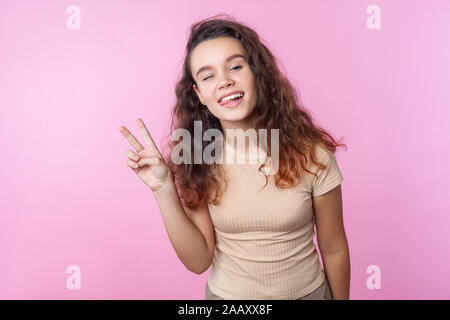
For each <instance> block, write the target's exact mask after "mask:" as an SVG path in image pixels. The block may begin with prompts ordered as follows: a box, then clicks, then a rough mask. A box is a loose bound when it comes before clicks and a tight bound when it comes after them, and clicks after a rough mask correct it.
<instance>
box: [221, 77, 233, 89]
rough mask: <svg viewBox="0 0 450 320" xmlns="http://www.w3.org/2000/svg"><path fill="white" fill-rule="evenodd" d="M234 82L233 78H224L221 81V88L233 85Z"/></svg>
mask: <svg viewBox="0 0 450 320" xmlns="http://www.w3.org/2000/svg"><path fill="white" fill-rule="evenodd" d="M233 83H234V82H233V80H231V79H224V80H223V81H222V82H221V83H220V88H223V87H229V86H232V85H233Z"/></svg>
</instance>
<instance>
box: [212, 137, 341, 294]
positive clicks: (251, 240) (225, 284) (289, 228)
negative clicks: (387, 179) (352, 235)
mask: <svg viewBox="0 0 450 320" xmlns="http://www.w3.org/2000/svg"><path fill="white" fill-rule="evenodd" d="M225 146H226V148H225V149H226V152H231V153H234V152H235V151H234V149H233V147H232V146H230V145H228V144H227V143H225ZM316 150H317V153H316V155H317V158H318V159H319V161H320V162H321V163H324V164H325V165H327V169H326V170H320V171H319V170H318V169H317V166H314V167H313V164H312V163H311V162H310V161H309V162H308V169H309V170H311V171H313V172H315V173H317V174H318V178H316V177H315V176H314V175H312V174H310V173H308V172H302V176H301V178H303V179H302V180H301V181H300V183H299V184H298V185H297V186H295V187H292V188H287V189H279V188H277V187H276V186H275V183H274V180H273V177H274V176H272V175H271V176H269V181H268V184H267V185H266V186H265V188H264V189H262V190H261V191H259V192H258V190H259V189H261V187H262V186H264V184H265V181H266V180H265V177H264V175H262V174H261V173H260V172H258V168H259V166H260V163H255V164H252V163H250V162H249V161H258V159H266V154H265V153H264V152H261V153H259V156H258V153H257V152H253V153H250V155H247V163H245V164H240V163H234V164H229V163H224V164H221V165H220V166H223V169H224V172H225V176H226V179H227V185H228V187H227V189H226V191H225V193H224V194H223V195H222V199H221V203H220V205H218V206H215V205H212V204H209V205H208V207H209V211H210V214H211V219H212V222H213V224H214V229H215V236H216V249H215V256H214V259H213V263H212V265H211V269H210V274H209V278H208V286H209V288H210V290H211V291H212V292H213V293H214V294H216V295H217V296H219V297H221V298H223V299H249V300H250V299H278V300H281V299H289V300H293V299H298V298H301V297H303V296H305V295H307V294H309V293H311V292H313V291H314V290H315V289H317V288H318V287H319V286H320V285H321V284H322V283H323V281H324V279H325V273H324V271H323V269H322V267H321V264H320V261H319V256H318V252H317V251H316V246H315V244H314V242H313V238H314V235H315V231H314V220H313V202H312V196H319V195H322V194H324V193H326V192H328V191H330V190H331V189H333V188H335V187H337V186H338V185H339V184H340V183H341V182H342V181H343V176H342V173H341V171H340V170H339V167H338V164H337V162H336V159H335V157H334V155H333V153H332V152H330V151H328V150H327V149H325V147H321V146H318V147H317V148H316ZM255 151H256V150H255ZM260 151H261V150H260ZM235 153H236V156H237V158H240V159H246V156H245V153H242V152H239V151H236V152H235ZM237 158H236V160H237ZM261 161H263V160H261Z"/></svg>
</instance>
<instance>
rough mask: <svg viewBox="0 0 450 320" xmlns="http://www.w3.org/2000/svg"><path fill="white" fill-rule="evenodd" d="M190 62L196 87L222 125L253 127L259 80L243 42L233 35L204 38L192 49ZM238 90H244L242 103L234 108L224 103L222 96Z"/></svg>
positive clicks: (227, 126) (228, 126) (236, 127)
mask: <svg viewBox="0 0 450 320" xmlns="http://www.w3.org/2000/svg"><path fill="white" fill-rule="evenodd" d="M239 55H241V56H239ZM232 56H234V58H232V59H228V58H230V57H232ZM190 63H191V71H192V76H193V78H194V80H195V82H196V83H197V85H195V84H194V86H193V88H194V90H195V92H196V94H197V95H198V97H199V99H200V101H201V103H202V104H203V105H205V106H206V107H207V108H208V109H209V111H210V112H211V113H212V114H213V115H214V116H215V117H217V118H218V119H219V120H220V122H221V124H222V128H223V129H224V130H225V129H228V128H230V129H239V128H240V129H243V130H247V129H249V128H253V122H252V118H251V117H250V115H252V113H253V110H254V109H255V107H256V93H255V79H254V76H253V72H252V70H251V69H250V65H249V64H248V63H247V60H246V53H245V50H244V48H243V47H242V45H241V43H240V42H239V41H238V40H237V39H234V38H231V37H220V38H216V39H212V40H207V41H203V42H202V43H200V44H199V45H197V47H195V48H194V50H193V51H192V54H191V62H190ZM234 91H242V92H244V96H243V98H242V101H241V103H240V104H239V105H237V106H235V107H231V108H227V107H225V106H222V105H221V104H220V103H219V99H220V98H221V97H223V96H226V95H229V94H230V93H232V92H234Z"/></svg>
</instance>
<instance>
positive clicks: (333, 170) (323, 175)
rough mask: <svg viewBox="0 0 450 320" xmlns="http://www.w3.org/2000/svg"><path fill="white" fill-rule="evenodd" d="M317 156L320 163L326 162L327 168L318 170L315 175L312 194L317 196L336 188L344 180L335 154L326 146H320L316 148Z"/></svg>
mask: <svg viewBox="0 0 450 320" xmlns="http://www.w3.org/2000/svg"><path fill="white" fill-rule="evenodd" d="M316 150H317V151H316V158H317V159H318V160H319V162H320V163H322V164H324V165H325V166H326V167H327V168H326V169H323V170H318V171H317V170H316V171H315V173H316V174H317V177H316V176H313V177H314V182H313V187H312V196H313V197H317V196H320V195H322V194H325V193H327V192H328V191H330V190H332V189H334V188H335V187H337V186H338V185H340V184H341V182H342V181H343V180H344V177H343V176H342V173H341V170H340V169H339V166H338V163H337V161H336V158H335V157H334V154H333V153H332V152H331V151H330V150H328V149H326V148H325V147H322V146H318V147H317V148H316Z"/></svg>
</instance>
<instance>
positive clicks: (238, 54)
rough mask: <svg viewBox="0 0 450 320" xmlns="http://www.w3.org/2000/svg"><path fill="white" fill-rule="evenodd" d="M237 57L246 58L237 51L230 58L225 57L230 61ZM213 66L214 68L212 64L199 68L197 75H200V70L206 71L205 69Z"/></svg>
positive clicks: (226, 60)
mask: <svg viewBox="0 0 450 320" xmlns="http://www.w3.org/2000/svg"><path fill="white" fill-rule="evenodd" d="M236 58H244V59H245V57H244V56H243V55H242V54H240V53H236V54H233V55H231V56H229V57H228V58H226V59H225V62H229V61H231V60H233V59H236ZM212 68H213V67H212V66H210V65H208V66H203V67H201V68H200V69H198V71H197V77H198V74H199V73H200V72H202V71H205V70H208V69H212Z"/></svg>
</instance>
